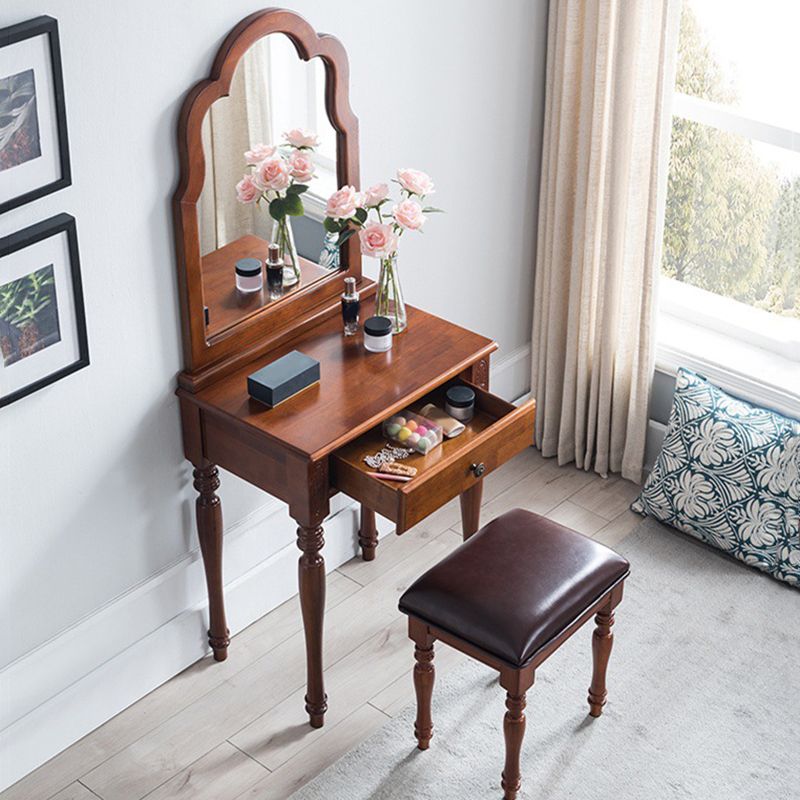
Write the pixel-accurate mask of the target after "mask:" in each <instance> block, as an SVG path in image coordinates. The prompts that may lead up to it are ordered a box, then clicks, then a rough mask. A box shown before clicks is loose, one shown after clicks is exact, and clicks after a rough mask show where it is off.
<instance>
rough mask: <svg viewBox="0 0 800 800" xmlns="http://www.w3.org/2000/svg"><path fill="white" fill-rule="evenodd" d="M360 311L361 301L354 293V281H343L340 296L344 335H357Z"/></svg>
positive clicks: (351, 279)
mask: <svg viewBox="0 0 800 800" xmlns="http://www.w3.org/2000/svg"><path fill="white" fill-rule="evenodd" d="M360 310H361V301H360V300H359V299H358V292H357V291H356V279H355V278H345V279H344V294H343V295H342V321H343V322H344V335H345V336H353V335H354V334H356V333H358V312H359V311H360Z"/></svg>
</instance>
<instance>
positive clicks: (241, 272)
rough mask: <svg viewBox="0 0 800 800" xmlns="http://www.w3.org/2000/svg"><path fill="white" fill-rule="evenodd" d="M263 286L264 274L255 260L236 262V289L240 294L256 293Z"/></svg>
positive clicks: (245, 259) (241, 259)
mask: <svg viewBox="0 0 800 800" xmlns="http://www.w3.org/2000/svg"><path fill="white" fill-rule="evenodd" d="M263 285H264V273H263V271H262V269H261V262H260V261H259V260H258V259H257V258H240V259H239V260H238V261H237V262H236V288H237V289H238V290H239V291H240V292H245V293H248V292H257V291H258V290H259V289H261V287H262V286H263Z"/></svg>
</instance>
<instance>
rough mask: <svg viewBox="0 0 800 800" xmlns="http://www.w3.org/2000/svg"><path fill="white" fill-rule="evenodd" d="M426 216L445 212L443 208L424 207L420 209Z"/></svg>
mask: <svg viewBox="0 0 800 800" xmlns="http://www.w3.org/2000/svg"><path fill="white" fill-rule="evenodd" d="M422 210H423V211H424V212H425V213H426V214H444V213H445V210H444V209H443V208H434V207H433V206H425V208H423V209H422Z"/></svg>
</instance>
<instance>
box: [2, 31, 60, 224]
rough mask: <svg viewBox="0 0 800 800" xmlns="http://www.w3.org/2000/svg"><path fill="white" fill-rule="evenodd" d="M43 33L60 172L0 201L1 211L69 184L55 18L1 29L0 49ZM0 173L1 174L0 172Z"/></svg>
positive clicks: (28, 201)
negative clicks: (48, 181)
mask: <svg viewBox="0 0 800 800" xmlns="http://www.w3.org/2000/svg"><path fill="white" fill-rule="evenodd" d="M42 35H45V36H47V37H48V40H49V49H50V64H51V67H52V80H53V102H54V106H55V109H54V110H55V115H56V132H57V136H58V153H59V163H60V166H61V175H60V176H59V177H58V178H56V179H55V180H53V181H51V182H50V183H46V184H42V185H41V186H37V187H36V188H34V189H30V190H29V191H25V192H22V193H21V194H19V195H18V196H16V197H12V198H10V199H9V200H6V201H4V202H0V214H4V213H5V212H6V211H10V210H11V209H12V208H17V207H19V206H22V205H25V204H26V203H30V202H31V201H33V200H37V199H38V198H40V197H44V196H45V195H48V194H52V193H53V192H57V191H59V190H60V189H63V188H65V187H67V186H70V185H71V184H72V168H71V165H70V158H69V137H68V134H67V106H66V101H65V99H64V76H63V72H62V69H61V43H60V40H59V36H58V20H56V19H55V18H53V17H49V16H46V15H43V16H41V17H35V18H34V19H30V20H27V21H25V22H20V23H17V24H16V25H11V26H9V27H6V28H2V29H0V50H2V49H3V48H4V47H8V46H9V45H12V44H17V43H18V42H21V41H24V40H25V39H31V38H34V37H36V36H42ZM0 174H2V173H0Z"/></svg>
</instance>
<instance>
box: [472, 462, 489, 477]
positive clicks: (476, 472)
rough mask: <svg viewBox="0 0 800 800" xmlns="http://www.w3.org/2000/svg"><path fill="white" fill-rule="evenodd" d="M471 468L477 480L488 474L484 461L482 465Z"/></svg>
mask: <svg viewBox="0 0 800 800" xmlns="http://www.w3.org/2000/svg"><path fill="white" fill-rule="evenodd" d="M469 468H470V470H471V472H472V474H473V475H474V476H475V477H476V478H480V476H481V475H483V473H484V472H486V464H484V463H483V461H481V463H480V464H470V465H469Z"/></svg>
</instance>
